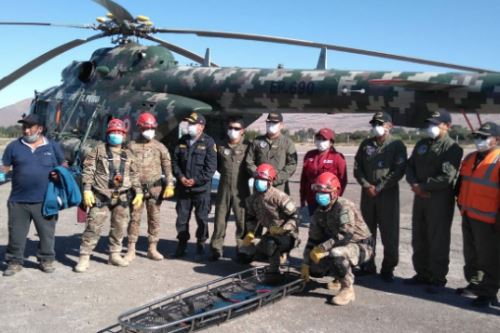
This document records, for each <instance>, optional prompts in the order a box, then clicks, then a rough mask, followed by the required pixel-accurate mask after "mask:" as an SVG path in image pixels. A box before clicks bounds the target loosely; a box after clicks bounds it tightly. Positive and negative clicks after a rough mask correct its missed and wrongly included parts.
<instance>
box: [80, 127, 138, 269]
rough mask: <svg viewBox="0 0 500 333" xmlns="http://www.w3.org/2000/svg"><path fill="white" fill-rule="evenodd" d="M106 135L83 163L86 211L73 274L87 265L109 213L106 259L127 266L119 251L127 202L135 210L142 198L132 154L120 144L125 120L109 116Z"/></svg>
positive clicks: (128, 214)
mask: <svg viewBox="0 0 500 333" xmlns="http://www.w3.org/2000/svg"><path fill="white" fill-rule="evenodd" d="M106 134H107V137H106V143H100V144H98V145H97V146H96V147H95V148H93V149H92V151H91V152H90V153H89V154H88V155H87V156H86V157H85V161H84V162H83V171H82V183H83V203H84V204H85V206H86V207H87V208H89V212H88V215H87V223H86V226H85V231H84V232H83V235H82V242H81V245H80V259H79V261H78V264H77V265H76V266H75V268H74V271H75V272H77V273H83V272H85V271H87V269H88V268H89V265H90V261H89V260H90V255H91V254H92V251H93V250H94V248H95V246H96V245H97V241H98V240H99V237H100V235H101V231H102V229H103V227H104V224H105V223H106V220H107V219H108V218H109V216H110V215H111V227H110V230H109V261H108V262H109V264H112V265H114V266H119V267H125V266H128V261H127V260H125V259H124V258H122V256H121V254H120V253H121V251H122V240H123V237H124V235H125V232H126V230H127V224H128V222H129V217H130V204H132V206H133V209H139V207H141V206H142V200H143V198H144V194H143V192H142V188H141V183H140V182H139V174H138V169H137V165H136V162H135V159H134V156H133V154H132V152H131V151H130V150H129V149H127V148H125V146H124V141H125V137H126V135H127V128H126V127H125V123H124V122H123V121H122V120H120V119H116V118H115V119H111V120H110V121H109V123H108V127H107V130H106ZM134 193H135V196H134ZM132 197H133V200H132V202H130V199H131V198H132Z"/></svg>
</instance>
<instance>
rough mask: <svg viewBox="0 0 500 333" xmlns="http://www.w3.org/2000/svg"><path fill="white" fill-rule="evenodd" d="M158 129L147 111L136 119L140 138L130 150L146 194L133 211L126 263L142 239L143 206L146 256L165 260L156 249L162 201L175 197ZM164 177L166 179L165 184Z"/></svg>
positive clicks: (166, 150) (165, 152)
mask: <svg viewBox="0 0 500 333" xmlns="http://www.w3.org/2000/svg"><path fill="white" fill-rule="evenodd" d="M157 126H158V124H157V122H156V118H155V116H154V115H152V114H151V113H148V112H144V113H141V114H140V115H139V117H138V118H137V127H138V128H139V131H140V132H141V137H140V138H139V139H138V140H136V141H132V142H131V143H130V144H129V149H130V150H131V151H132V153H133V154H134V156H135V160H136V162H137V169H138V171H139V181H140V182H141V186H142V190H143V194H144V205H141V207H140V208H139V209H134V210H132V215H131V219H130V223H129V225H128V251H127V254H126V255H125V260H127V261H128V262H131V261H132V260H134V259H135V245H136V243H137V239H138V238H139V227H140V225H141V218H142V211H143V210H144V206H146V211H147V218H148V242H149V246H148V253H147V257H148V258H149V259H152V260H162V259H163V255H161V254H160V253H159V252H158V250H157V244H158V241H159V234H160V205H161V202H162V200H163V199H168V198H171V197H173V196H174V178H173V176H172V164H171V160H170V153H169V152H168V149H167V148H166V147H165V146H164V145H163V144H162V143H161V142H159V141H158V140H155V139H154V136H155V129H156V127H157ZM162 174H163V175H164V176H165V180H164V181H163V180H162ZM163 182H165V183H166V186H165V189H164V190H162V187H163Z"/></svg>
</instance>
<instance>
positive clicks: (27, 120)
mask: <svg viewBox="0 0 500 333" xmlns="http://www.w3.org/2000/svg"><path fill="white" fill-rule="evenodd" d="M18 123H19V124H25V125H28V126H33V125H43V123H42V120H41V119H40V117H39V116H38V115H37V114H34V113H32V114H29V115H27V116H25V117H23V119H21V120H19V121H18Z"/></svg>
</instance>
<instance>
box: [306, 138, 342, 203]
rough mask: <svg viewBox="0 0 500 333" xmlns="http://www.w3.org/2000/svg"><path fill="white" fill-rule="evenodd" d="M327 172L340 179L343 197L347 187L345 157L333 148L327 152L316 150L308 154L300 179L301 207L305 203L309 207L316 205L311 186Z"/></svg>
mask: <svg viewBox="0 0 500 333" xmlns="http://www.w3.org/2000/svg"><path fill="white" fill-rule="evenodd" d="M327 171H328V172H331V173H333V174H334V175H335V176H337V177H338V179H339V181H340V185H341V188H340V195H342V193H344V190H345V187H346V185H347V167H346V163H345V158H344V155H342V154H341V153H339V152H337V151H336V150H335V148H333V147H331V148H330V149H329V150H327V151H325V152H320V151H319V150H317V149H314V150H311V151H308V152H307V153H306V155H305V156H304V165H303V167H302V175H301V177H300V204H301V205H302V204H303V203H305V202H307V204H308V205H310V204H316V199H315V197H314V192H313V191H312V190H311V185H312V184H313V183H314V181H315V180H316V177H318V176H319V175H320V174H322V173H323V172H327Z"/></svg>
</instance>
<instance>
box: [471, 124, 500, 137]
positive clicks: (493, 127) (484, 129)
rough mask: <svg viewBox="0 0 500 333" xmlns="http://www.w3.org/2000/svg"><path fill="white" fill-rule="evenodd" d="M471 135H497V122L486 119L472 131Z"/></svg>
mask: <svg viewBox="0 0 500 333" xmlns="http://www.w3.org/2000/svg"><path fill="white" fill-rule="evenodd" d="M472 134H473V135H482V136H499V134H498V126H497V124H495V123H493V122H491V121H488V122H487V123H484V124H482V125H481V127H479V128H478V129H477V130H475V131H473V132H472Z"/></svg>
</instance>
